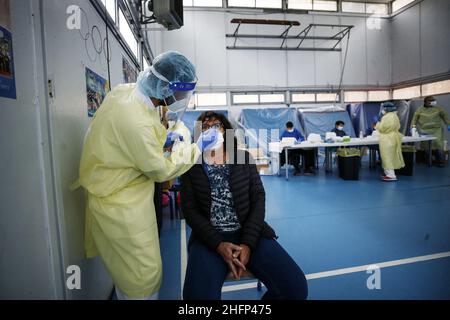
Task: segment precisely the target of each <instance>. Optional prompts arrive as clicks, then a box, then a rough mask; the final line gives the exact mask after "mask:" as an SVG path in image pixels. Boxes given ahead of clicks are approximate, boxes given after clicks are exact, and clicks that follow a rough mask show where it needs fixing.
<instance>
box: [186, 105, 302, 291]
mask: <svg viewBox="0 0 450 320" xmlns="http://www.w3.org/2000/svg"><path fill="white" fill-rule="evenodd" d="M198 121H201V123H202V130H203V131H206V130H208V129H211V128H212V129H213V130H218V131H219V132H220V134H222V135H224V141H223V142H222V143H220V144H219V145H218V146H215V148H214V150H209V151H205V152H204V153H203V161H202V164H196V165H194V166H193V167H192V168H191V169H190V170H189V171H188V172H186V173H185V174H184V175H183V176H182V177H181V199H182V200H181V205H182V210H183V214H184V217H185V218H186V222H187V224H188V225H189V226H190V227H191V229H192V234H191V237H190V239H189V245H188V250H189V257H188V265H187V270H186V278H185V283H184V290H183V296H184V299H188V300H196V299H202V300H219V299H221V291H222V286H223V283H224V280H225V278H226V276H227V274H228V273H229V272H230V271H231V272H232V273H233V275H234V277H235V278H236V279H239V278H240V276H241V275H242V272H243V271H244V270H248V271H250V272H251V273H252V274H253V275H254V276H255V277H256V278H258V279H259V280H260V281H261V282H263V283H264V285H265V286H266V287H267V289H268V291H267V292H266V293H265V294H264V296H263V299H306V297H307V293H308V288H307V282H306V278H305V275H304V274H303V271H302V270H301V269H300V268H299V266H298V265H297V264H296V263H295V261H294V260H293V259H292V258H291V257H290V256H289V254H288V253H287V252H286V251H285V250H284V249H283V248H282V247H281V246H280V244H279V243H278V242H277V241H276V240H275V239H276V238H277V236H276V235H275V232H274V230H273V229H272V228H271V227H270V226H269V225H268V224H267V223H266V222H265V221H264V216H265V191H264V187H263V185H262V182H261V179H260V177H259V174H258V172H257V170H256V165H255V164H254V161H253V160H252V159H251V157H250V155H249V153H248V152H246V151H238V150H237V148H236V138H235V137H234V131H233V128H232V126H231V124H230V122H229V121H228V120H227V118H226V117H225V116H223V115H221V114H218V113H215V112H205V113H203V114H202V115H201V116H200V117H199V119H198ZM225 133H226V134H225ZM230 139H231V140H230ZM227 140H228V143H227ZM233 142H234V143H233ZM230 145H232V146H231V147H230ZM224 146H227V147H226V148H224ZM225 149H226V150H225Z"/></svg>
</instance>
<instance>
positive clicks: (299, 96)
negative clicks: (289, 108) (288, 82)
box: [291, 93, 316, 103]
mask: <svg viewBox="0 0 450 320" xmlns="http://www.w3.org/2000/svg"><path fill="white" fill-rule="evenodd" d="M291 101H292V102H293V103H295V102H316V94H315V93H294V94H292V99H291Z"/></svg>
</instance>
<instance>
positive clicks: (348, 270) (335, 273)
mask: <svg viewBox="0 0 450 320" xmlns="http://www.w3.org/2000/svg"><path fill="white" fill-rule="evenodd" d="M446 257H450V251H447V252H441V253H436V254H429V255H426V256H418V257H413V258H406V259H400V260H392V261H386V262H378V263H372V264H366V265H363V266H358V267H351V268H344V269H336V270H330V271H324V272H318V273H311V274H307V275H306V279H307V280H313V279H320V278H327V277H334V276H340V275H343V274H349V273H355V272H362V271H367V270H368V269H373V267H374V266H377V267H379V268H380V269H382V268H388V267H394V266H400V265H404V264H411V263H416V262H422V261H428V260H435V259H440V258H446ZM251 288H256V282H250V283H245V284H237V285H231V286H224V287H223V288H222V292H230V291H238V290H244V289H251Z"/></svg>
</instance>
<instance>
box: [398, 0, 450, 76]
mask: <svg viewBox="0 0 450 320" xmlns="http://www.w3.org/2000/svg"><path fill="white" fill-rule="evenodd" d="M392 51H393V54H392V79H393V82H394V84H395V83H399V82H403V81H408V80H413V79H417V78H420V77H426V76H431V75H436V74H440V73H445V72H450V1H448V0H424V1H422V2H420V3H419V4H417V5H415V6H413V7H411V8H409V9H407V10H405V11H403V12H402V13H400V14H398V15H397V16H395V17H394V18H393V20H392Z"/></svg>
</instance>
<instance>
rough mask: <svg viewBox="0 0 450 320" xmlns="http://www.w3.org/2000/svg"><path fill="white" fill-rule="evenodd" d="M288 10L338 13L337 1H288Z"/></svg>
mask: <svg viewBox="0 0 450 320" xmlns="http://www.w3.org/2000/svg"><path fill="white" fill-rule="evenodd" d="M288 9H299V10H318V11H337V1H330V0H288Z"/></svg>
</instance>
